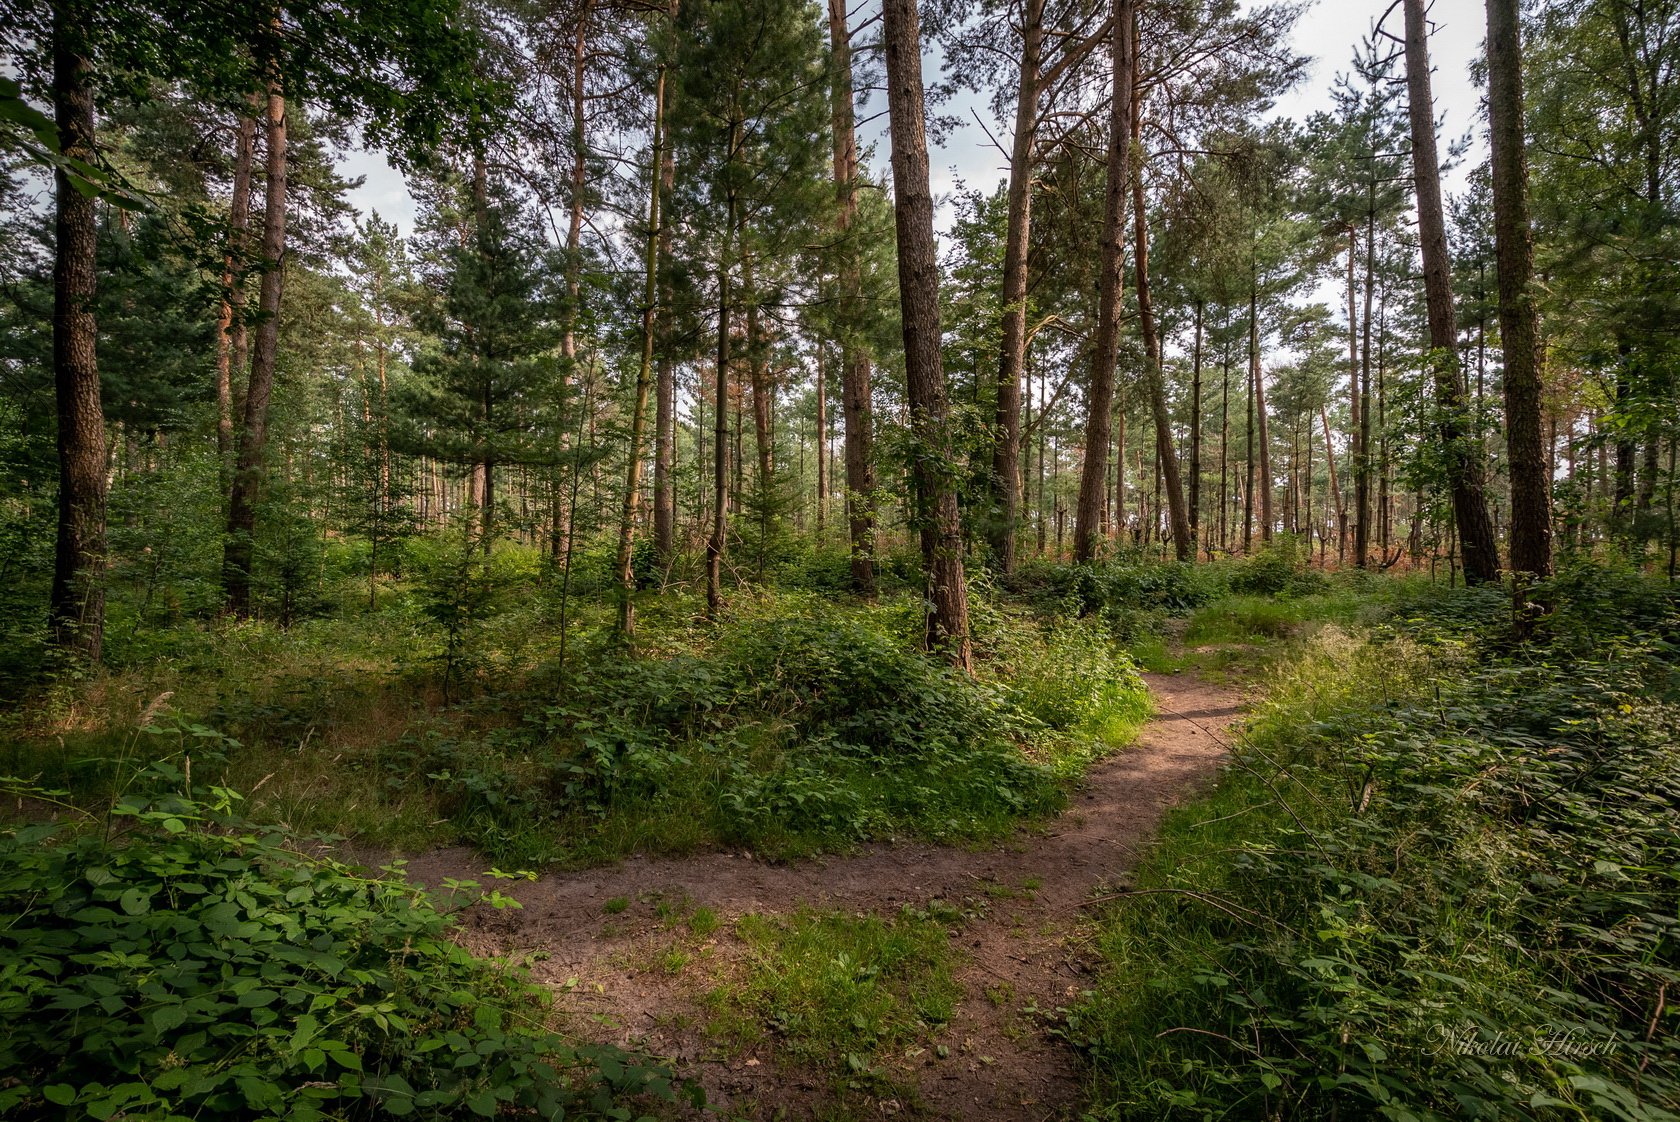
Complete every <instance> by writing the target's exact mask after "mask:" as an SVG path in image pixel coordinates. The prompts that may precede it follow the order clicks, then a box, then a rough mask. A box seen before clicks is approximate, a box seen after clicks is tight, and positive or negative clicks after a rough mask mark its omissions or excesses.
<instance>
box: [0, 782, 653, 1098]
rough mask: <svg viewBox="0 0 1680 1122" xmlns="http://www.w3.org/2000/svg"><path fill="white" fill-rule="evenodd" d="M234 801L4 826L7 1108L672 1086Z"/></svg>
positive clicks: (185, 800) (397, 891)
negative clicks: (565, 1025) (571, 1028)
mask: <svg viewBox="0 0 1680 1122" xmlns="http://www.w3.org/2000/svg"><path fill="white" fill-rule="evenodd" d="M152 774H153V776H154V777H155V778H159V779H161V780H164V781H166V782H168V783H170V784H171V785H179V784H181V783H183V782H184V776H183V775H182V774H181V773H180V772H178V771H176V770H175V768H174V767H173V766H172V765H169V764H163V765H158V766H156V767H154V769H153V772H152ZM14 786H15V784H14ZM37 793H38V792H37ZM237 799H238V796H237V795H236V794H235V793H234V792H232V791H229V790H226V789H222V788H212V789H211V790H210V792H209V795H208V797H207V798H206V799H202V800H201V799H194V798H190V797H186V796H184V795H169V794H156V795H129V796H125V797H124V798H122V799H121V800H120V801H118V802H117V804H116V806H115V807H114V809H113V812H112V813H113V818H112V819H111V822H110V824H109V826H108V828H107V829H105V830H103V831H100V830H95V829H90V830H86V831H81V832H71V831H65V830H63V829H61V828H58V827H54V826H46V825H42V826H29V827H25V828H22V829H15V830H12V831H9V832H7V833H4V834H0V911H3V912H4V913H5V914H6V916H7V917H8V918H7V923H6V925H5V927H4V929H3V930H0V1013H3V1014H4V1016H5V1019H6V1025H7V1031H6V1033H5V1034H4V1035H3V1036H0V1070H4V1072H5V1073H6V1076H5V1078H4V1080H0V1114H3V1115H4V1116H5V1117H7V1118H14V1119H20V1120H24V1119H30V1120H32V1119H42V1120H45V1119H57V1118H65V1117H78V1116H81V1115H83V1114H85V1115H87V1116H89V1117H92V1118H97V1119H104V1118H112V1117H121V1118H131V1119H142V1118H146V1119H160V1120H162V1119H170V1120H174V1119H185V1118H200V1119H253V1120H254V1119H282V1118H284V1119H288V1120H305V1122H306V1120H308V1119H314V1118H335V1119H372V1118H381V1117H386V1116H392V1117H407V1118H421V1119H437V1120H442V1119H465V1118H488V1117H494V1116H498V1115H505V1114H519V1115H532V1116H535V1117H541V1118H560V1117H567V1118H571V1117H580V1116H581V1117H628V1116H629V1112H628V1111H627V1110H625V1109H624V1108H622V1107H620V1106H618V1105H615V1104H617V1103H618V1102H619V1101H620V1100H622V1099H624V1098H627V1097H629V1096H633V1095H639V1094H653V1095H656V1096H661V1097H664V1098H667V1099H670V1098H672V1097H673V1090H672V1085H671V1082H670V1077H669V1073H668V1072H666V1071H664V1070H663V1069H660V1068H656V1067H651V1066H647V1065H645V1064H643V1063H641V1062H640V1061H638V1060H636V1059H634V1058H633V1057H631V1056H629V1055H628V1054H626V1053H623V1052H621V1051H619V1050H617V1049H615V1048H610V1047H594V1046H576V1045H573V1044H569V1043H567V1042H566V1041H565V1040H563V1039H562V1038H561V1037H559V1036H557V1035H556V1034H555V1033H553V1032H552V1031H550V1030H549V1029H548V1028H546V1027H545V1019H546V1017H545V1015H546V1009H545V1006H544V1005H543V1003H542V1001H541V1000H540V997H539V992H538V991H536V990H535V989H534V988H532V987H530V986H529V985H527V984H526V983H525V982H524V981H523V980H522V978H521V977H520V976H519V975H517V974H515V973H513V972H511V971H509V970H507V969H505V968H503V967H500V966H496V965H492V964H491V963H488V962H484V961H481V960H479V959H475V958H474V957H472V956H471V955H470V954H468V953H467V952H466V951H465V950H464V949H462V948H461V947H460V946H459V945H458V944H457V943H455V942H454V941H453V940H452V939H451V938H450V927H451V922H452V921H451V920H450V919H449V917H448V916H446V915H445V914H443V913H441V912H439V911H437V910H435V909H434V908H433V907H432V905H431V904H430V903H429V901H428V900H427V898H426V897H425V896H424V895H423V894H422V893H420V892H419V891H418V890H416V889H415V888H413V887H411V886H409V885H407V884H404V883H403V882H402V881H401V879H400V877H398V878H397V879H392V880H385V881H379V880H369V879H366V878H365V877H363V876H361V875H359V874H358V873H356V872H354V871H353V870H351V869H350V868H348V867H346V866H344V865H340V864H337V863H335V862H333V861H330V860H326V859H323V858H318V857H311V856H307V855H304V854H301V853H298V852H295V851H293V850H291V849H289V848H287V839H286V837H285V836H284V835H283V834H280V833H278V832H276V831H273V830H266V829H258V828H256V827H254V826H252V825H251V824H249V823H247V822H244V821H241V820H240V819H239V818H238V816H237V815H236V814H235V813H234V810H233V808H234V806H235V803H236V801H237ZM456 887H466V886H456ZM488 898H489V900H490V902H492V903H495V904H498V905H500V904H505V903H507V901H505V900H504V899H503V898H501V897H500V896H499V895H498V894H495V893H491V894H490V895H489V897H488Z"/></svg>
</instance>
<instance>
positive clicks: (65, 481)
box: [48, 0, 105, 662]
mask: <svg viewBox="0 0 1680 1122" xmlns="http://www.w3.org/2000/svg"><path fill="white" fill-rule="evenodd" d="M67 8H68V4H67V3H66V0H59V2H58V3H56V4H54V5H53V9H52V39H53V42H52V52H53V82H52V94H53V117H54V122H55V123H56V124H57V126H58V144H59V151H60V152H61V153H62V154H63V155H65V156H67V157H70V158H72V159H76V160H81V161H83V162H84V163H90V164H91V163H92V162H93V159H94V156H93V138H94V118H93V88H92V83H91V79H92V71H93V67H92V64H91V63H90V62H89V61H88V58H87V55H86V54H85V53H84V52H85V50H86V46H85V43H84V42H83V39H82V32H81V30H80V21H79V19H78V18H77V16H76V14H75V13H73V12H71V11H69V10H67ZM53 206H54V209H55V210H56V211H57V214H56V218H55V231H54V233H55V240H54V246H53V326H52V355H53V395H54V398H55V400H56V404H57V410H58V536H57V541H56V543H55V546H54V553H53V580H52V593H51V598H50V601H49V608H48V624H49V628H50V632H51V637H52V642H53V645H54V646H56V647H59V648H61V649H64V650H69V651H75V652H77V653H78V654H80V655H82V656H83V657H85V658H86V659H87V660H88V661H90V662H98V661H99V656H100V648H101V646H102V644H103V641H104V635H105V583H104V572H105V412H104V407H103V405H102V403H101V401H100V394H99V361H98V340H99V333H98V327H97V324H96V323H95V321H94V308H93V304H94V295H95V292H96V289H97V280H98V273H97V254H98V244H99V222H98V214H97V212H96V211H95V203H94V200H93V199H92V198H90V197H88V196H87V195H84V194H82V193H81V191H79V190H77V189H76V186H75V184H73V183H71V182H70V177H69V175H67V174H66V173H65V170H64V169H63V168H62V167H61V168H59V169H58V171H57V174H56V175H55V176H54V181H53Z"/></svg>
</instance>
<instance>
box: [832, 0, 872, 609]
mask: <svg viewBox="0 0 1680 1122" xmlns="http://www.w3.org/2000/svg"><path fill="white" fill-rule="evenodd" d="M828 33H829V44H830V48H831V50H830V58H831V62H832V65H833V67H834V81H833V89H832V98H831V110H832V116H833V126H834V192H835V196H836V203H837V210H836V218H835V226H836V228H837V231H838V234H839V239H840V243H841V256H840V269H839V285H840V293H839V295H840V302H839V303H840V307H839V311H840V320H841V331H840V409H841V416H842V419H843V420H844V422H845V428H846V431H845V435H844V436H843V438H842V440H843V443H844V445H845V447H844V453H845V461H846V524H847V533H848V535H849V537H850V540H851V556H852V588H853V590H854V591H856V592H858V593H861V594H862V595H865V596H873V595H874V594H875V448H874V444H875V434H874V407H873V402H872V391H871V389H870V369H869V355H868V352H866V351H865V350H864V348H863V346H862V344H861V343H860V342H859V340H858V333H859V330H860V326H861V321H862V315H863V309H862V303H861V291H862V285H863V282H862V273H861V271H860V268H859V264H858V249H857V245H856V244H855V242H854V240H853V236H852V227H853V225H854V224H855V222H856V220H857V180H858V150H857V128H856V110H855V108H854V106H853V103H852V40H851V32H850V31H849V30H848V29H847V26H846V0H828Z"/></svg>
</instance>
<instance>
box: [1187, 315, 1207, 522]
mask: <svg viewBox="0 0 1680 1122" xmlns="http://www.w3.org/2000/svg"><path fill="white" fill-rule="evenodd" d="M1206 310H1207V309H1206V302H1205V301H1203V300H1201V299H1199V298H1198V299H1197V301H1196V335H1195V342H1194V343H1193V344H1192V345H1191V347H1190V537H1191V538H1192V539H1193V540H1192V542H1191V546H1192V555H1194V551H1195V550H1194V547H1196V546H1197V545H1198V544H1199V543H1200V541H1201V537H1202V526H1201V522H1202V320H1203V316H1204V314H1205V312H1206Z"/></svg>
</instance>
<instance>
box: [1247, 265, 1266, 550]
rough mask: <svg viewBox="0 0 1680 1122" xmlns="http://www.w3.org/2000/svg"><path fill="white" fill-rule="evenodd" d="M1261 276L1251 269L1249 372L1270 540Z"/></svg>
mask: <svg viewBox="0 0 1680 1122" xmlns="http://www.w3.org/2000/svg"><path fill="white" fill-rule="evenodd" d="M1259 302H1260V280H1259V276H1258V273H1256V272H1254V271H1252V270H1251V272H1250V274H1249V285H1248V362H1249V372H1248V376H1249V378H1250V380H1251V384H1252V386H1253V394H1254V419H1255V422H1256V424H1257V426H1258V431H1257V433H1256V438H1257V439H1258V440H1259V442H1260V448H1259V453H1260V454H1259V456H1258V457H1257V459H1258V461H1259V462H1258V465H1257V466H1258V469H1259V480H1258V482H1257V483H1256V485H1255V486H1256V487H1257V489H1258V491H1259V493H1260V540H1261V541H1263V542H1269V541H1271V540H1272V442H1271V433H1270V431H1269V428H1268V424H1267V417H1266V375H1265V373H1264V371H1263V370H1262V369H1261V366H1260V307H1259Z"/></svg>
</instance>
